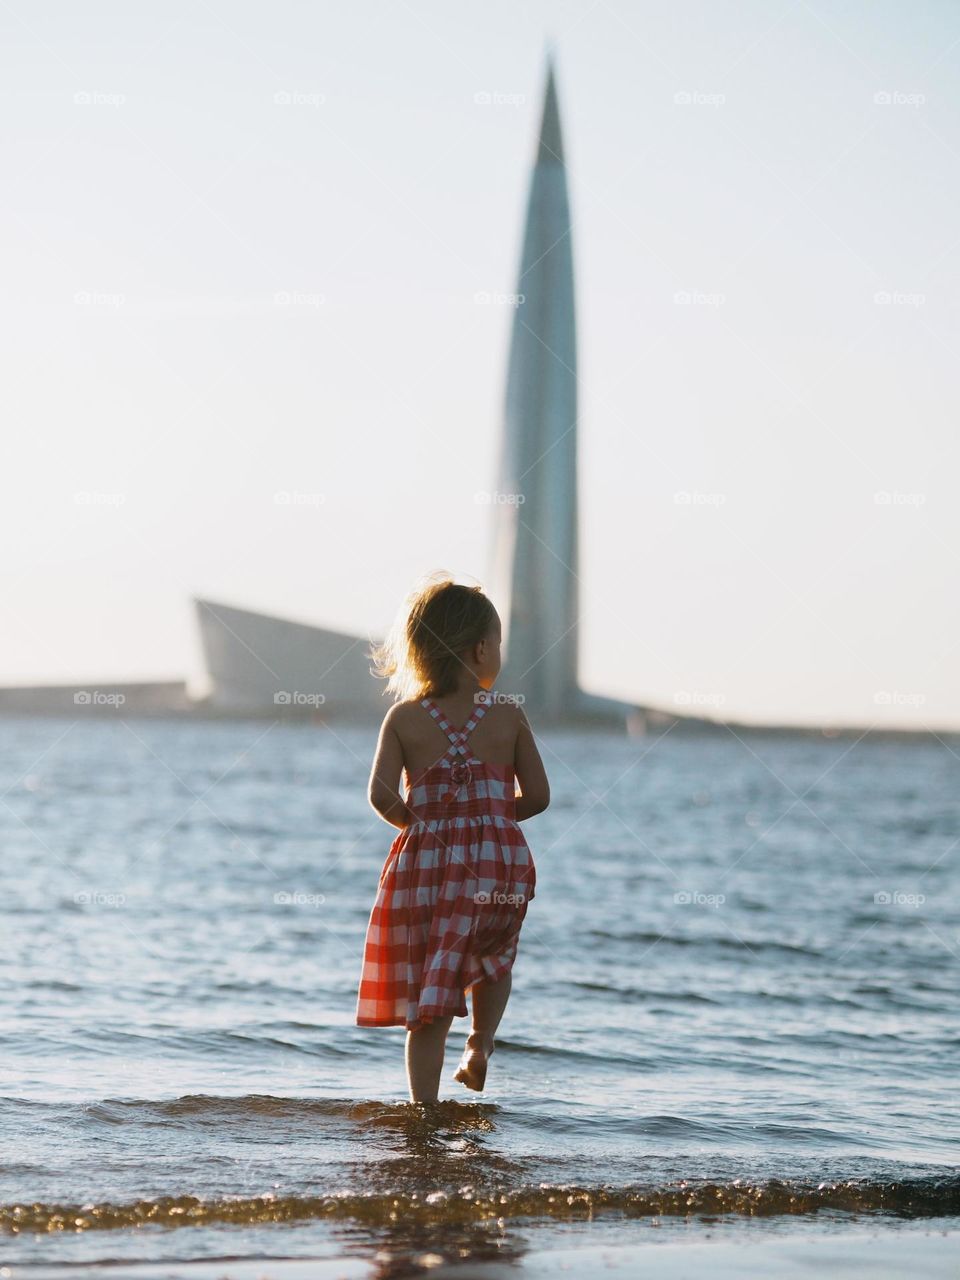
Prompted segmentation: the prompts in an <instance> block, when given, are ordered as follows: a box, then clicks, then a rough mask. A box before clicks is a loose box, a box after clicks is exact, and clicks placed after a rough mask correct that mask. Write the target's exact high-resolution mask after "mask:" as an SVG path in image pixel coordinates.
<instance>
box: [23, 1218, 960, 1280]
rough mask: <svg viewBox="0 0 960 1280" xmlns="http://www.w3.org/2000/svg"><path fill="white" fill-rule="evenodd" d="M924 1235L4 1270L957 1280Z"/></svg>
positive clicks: (205, 1275) (948, 1231) (58, 1274)
mask: <svg viewBox="0 0 960 1280" xmlns="http://www.w3.org/2000/svg"><path fill="white" fill-rule="evenodd" d="M949 1224H950V1225H949V1226H941V1227H930V1228H928V1229H925V1230H923V1231H922V1232H921V1231H919V1230H910V1229H907V1230H904V1231H898V1230H889V1229H887V1230H884V1228H882V1227H880V1228H874V1229H873V1230H871V1231H867V1230H863V1229H856V1230H853V1231H850V1232H844V1233H842V1234H837V1232H836V1231H830V1232H824V1233H817V1234H812V1233H810V1232H804V1233H793V1234H790V1235H782V1236H777V1237H776V1238H775V1239H762V1240H744V1239H739V1240H711V1239H709V1238H708V1239H703V1238H702V1237H701V1238H699V1239H698V1240H696V1241H691V1242H689V1243H687V1242H680V1243H677V1242H674V1241H670V1242H664V1243H658V1242H655V1241H646V1242H644V1243H643V1244H636V1245H623V1244H620V1245H608V1246H603V1245H588V1246H583V1247H570V1248H557V1249H531V1250H530V1251H529V1253H527V1254H525V1255H524V1256H523V1258H522V1259H520V1260H516V1261H506V1262H471V1261H463V1262H449V1261H447V1260H446V1259H444V1258H442V1257H441V1256H440V1255H439V1254H433V1253H430V1252H421V1253H412V1254H408V1255H404V1256H403V1258H401V1257H400V1256H399V1255H398V1256H397V1257H396V1259H393V1258H392V1257H390V1256H388V1255H387V1253H386V1251H385V1250H378V1251H376V1252H375V1253H374V1252H373V1251H372V1252H371V1256H370V1257H368V1258H358V1257H349V1256H338V1257H332V1258H323V1257H319V1258H297V1259H276V1260H270V1259H267V1258H251V1259H240V1260H238V1259H223V1258H221V1259H209V1260H205V1261H197V1262H129V1263H125V1262H121V1261H111V1262H106V1263H92V1264H84V1263H79V1264H77V1263H71V1264H69V1266H68V1267H67V1268H65V1266H64V1265H63V1264H60V1265H54V1266H51V1265H47V1264H36V1265H34V1264H23V1265H17V1264H7V1265H6V1266H4V1267H3V1268H2V1272H0V1274H2V1275H3V1277H4V1280H18V1278H19V1280H62V1277H63V1275H64V1272H65V1269H68V1270H69V1274H70V1276H71V1280H94V1278H95V1277H96V1278H97V1280H103V1278H104V1277H111V1280H126V1278H129V1280H377V1278H380V1280H387V1277H389V1276H391V1275H397V1276H400V1275H401V1274H402V1275H404V1276H416V1275H429V1276H430V1277H431V1278H432V1280H510V1278H511V1277H513V1278H514V1280H516V1277H517V1276H518V1275H521V1276H522V1277H524V1280H548V1278H552V1277H556V1276H565V1277H570V1276H576V1277H577V1280H592V1278H593V1277H600V1276H603V1275H605V1274H607V1273H609V1272H620V1273H621V1274H624V1275H639V1274H642V1273H645V1272H646V1269H647V1268H649V1267H650V1266H651V1264H655V1265H656V1276H657V1280H693V1278H694V1277H700V1276H704V1275H709V1276H710V1277H711V1280H751V1277H753V1278H755V1280H768V1278H769V1277H770V1276H776V1277H777V1280H810V1277H812V1276H814V1275H823V1274H828V1275H829V1276H830V1277H831V1280H863V1276H864V1275H869V1276H870V1280H902V1277H903V1276H905V1275H909V1276H910V1277H911V1280H953V1278H954V1277H955V1276H956V1274H957V1257H958V1245H960V1223H957V1222H956V1220H955V1219H950V1220H949Z"/></svg>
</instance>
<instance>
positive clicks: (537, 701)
mask: <svg viewBox="0 0 960 1280" xmlns="http://www.w3.org/2000/svg"><path fill="white" fill-rule="evenodd" d="M516 293H517V295H518V296H519V297H520V298H522V301H520V302H518V304H517V307H516V311H515V313H514V319H513V333H512V337H511V342H510V358H509V365H508V371H507V394H506V406H505V418H504V431H503V440H502V445H501V454H500V475H499V479H498V491H499V492H498V501H497V502H496V504H495V506H494V535H493V536H494V546H493V562H492V566H491V567H492V574H491V589H492V593H493V594H494V596H495V598H496V599H497V600H499V601H500V602H501V604H502V616H503V622H504V630H505V636H504V639H505V652H506V662H505V664H504V671H503V674H502V675H501V683H502V684H503V687H504V688H505V689H509V690H510V691H511V692H512V693H518V694H523V696H524V697H525V698H526V700H527V702H528V703H529V704H530V706H531V707H535V708H536V710H537V711H538V712H539V713H540V714H541V715H547V716H561V715H562V714H564V713H565V712H569V711H570V710H571V709H572V707H571V703H572V701H574V700H575V697H576V689H577V612H578V593H577V574H578V569H577V341H576V322H575V317H574V293H573V252H572V246H571V242H570V205H569V200H568V197H567V175H566V168H565V166H564V159H563V139H562V136H561V133H560V112H559V109H558V106H557V89H556V82H555V78H554V71H553V65H552V63H551V62H548V64H547V80H546V90H545V93H544V99H543V114H542V117H541V122H540V134H539V138H538V140H537V150H536V158H535V162H534V167H533V176H532V178H531V182H530V193H529V198H528V201H527V217H526V224H525V227H524V233H523V249H522V252H521V257H520V278H519V280H518V282H517V288H516Z"/></svg>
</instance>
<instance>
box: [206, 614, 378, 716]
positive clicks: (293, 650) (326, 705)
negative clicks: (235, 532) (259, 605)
mask: <svg viewBox="0 0 960 1280" xmlns="http://www.w3.org/2000/svg"><path fill="white" fill-rule="evenodd" d="M194 608H195V610H196V616H197V622H198V624H199V627H200V639H201V643H202V645H203V653H204V658H205V660H206V665H207V671H208V672H209V675H210V679H211V682H212V690H211V694H210V698H209V706H210V708H211V709H212V710H215V711H219V712H225V713H228V714H229V713H234V714H262V713H263V712H271V713H276V714H279V715H285V714H289V715H304V716H309V715H313V714H317V715H319V716H320V717H324V716H330V717H331V718H334V717H337V718H340V717H350V716H356V717H359V718H362V719H369V718H371V717H372V716H375V715H376V714H377V713H378V712H379V714H381V715H383V714H384V713H385V712H386V710H387V707H388V706H389V705H390V700H389V699H388V698H387V697H385V695H384V692H383V689H384V683H385V682H384V681H382V680H375V679H374V678H373V677H372V676H371V674H370V666H371V661H370V656H369V649H370V640H369V639H365V638H361V637H359V636H351V635H347V634H345V633H344V632H341V631H328V630H325V629H324V628H322V627H311V626H308V625H307V624H306V623H302V622H289V621H288V620H287V619H285V618H275V617H271V616H270V615H269V614H265V613H254V612H251V611H250V610H248V609H236V608H234V607H232V606H231V605H225V604H216V603H214V602H213V601H212V600H195V601H194Z"/></svg>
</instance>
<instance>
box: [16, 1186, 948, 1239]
mask: <svg viewBox="0 0 960 1280" xmlns="http://www.w3.org/2000/svg"><path fill="white" fill-rule="evenodd" d="M821 1210H834V1211H840V1212H844V1213H868V1214H879V1215H892V1216H895V1217H900V1218H924V1217H945V1216H952V1215H955V1214H957V1213H958V1212H960V1177H958V1176H957V1175H951V1176H949V1177H945V1178H923V1179H918V1180H916V1181H912V1182H911V1181H906V1182H895V1181H892V1182H874V1181H869V1180H856V1179H853V1180H848V1181H841V1182H819V1183H812V1182H801V1181H781V1180H778V1179H774V1180H772V1181H768V1182H759V1183H752V1182H749V1181H746V1180H744V1179H739V1178H738V1179H736V1180H735V1181H733V1182H727V1183H716V1182H687V1181H685V1180H681V1181H679V1182H673V1183H668V1184H666V1185H664V1186H633V1187H619V1188H618V1187H606V1186H595V1187H591V1186H579V1185H556V1186H553V1185H550V1184H547V1183H540V1184H539V1185H538V1186H536V1187H534V1186H529V1187H519V1188H513V1189H508V1190H504V1191H500V1192H498V1191H494V1192H489V1191H483V1192H480V1193H478V1192H477V1190H476V1189H475V1188H474V1187H473V1186H463V1187H460V1188H459V1189H458V1190H456V1191H449V1192H448V1191H433V1192H429V1193H425V1194H421V1193H419V1192H413V1193H410V1192H405V1191H402V1190H400V1189H398V1190H397V1191H396V1192H388V1193H383V1192H379V1191H378V1192H371V1193H366V1194H359V1193H356V1192H347V1191H345V1192H338V1193H336V1194H332V1195H319V1196H256V1197H237V1198H234V1199H228V1198H219V1199H210V1200H202V1199H198V1198H197V1197H196V1196H189V1195H186V1196H165V1197H162V1198H160V1199H156V1200H134V1201H130V1202H128V1203H114V1202H111V1201H104V1202H100V1203H97V1204H46V1203H43V1202H38V1203H34V1204H5V1205H0V1232H5V1233H7V1234H13V1235H18V1234H22V1233H27V1232H29V1233H39V1232H47V1233H53V1232H82V1231H110V1230H118V1229H122V1228H129V1227H142V1226H147V1225H152V1226H161V1227H185V1226H207V1225H210V1224H212V1223H231V1224H251V1223H264V1222H296V1221H306V1220H310V1219H326V1220H328V1221H353V1222H362V1223H365V1224H367V1225H388V1224H395V1223H396V1222H397V1220H398V1218H399V1219H402V1220H404V1221H405V1222H407V1223H410V1224H419V1225H424V1226H429V1225H440V1224H447V1223H471V1222H484V1221H488V1220H490V1219H498V1218H511V1219H516V1218H530V1219H560V1220H568V1221H579V1220H583V1219H588V1220H589V1219H592V1218H594V1217H598V1216H602V1215H607V1214H616V1215H624V1216H626V1217H629V1218H645V1217H665V1216H669V1217H677V1216H679V1217H686V1216H698V1215H704V1214H706V1215H709V1216H715V1215H717V1214H734V1215H739V1216H747V1217H759V1216H764V1217H770V1216H777V1215H788V1216H797V1215H804V1214H814V1213H817V1212H819V1211H821Z"/></svg>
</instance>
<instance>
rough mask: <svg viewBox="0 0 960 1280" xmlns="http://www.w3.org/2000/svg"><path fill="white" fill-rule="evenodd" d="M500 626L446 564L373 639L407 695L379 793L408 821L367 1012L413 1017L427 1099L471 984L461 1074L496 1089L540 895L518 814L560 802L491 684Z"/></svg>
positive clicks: (373, 956)
mask: <svg viewBox="0 0 960 1280" xmlns="http://www.w3.org/2000/svg"><path fill="white" fill-rule="evenodd" d="M500 638H501V628H500V618H499V616H498V614H497V611H496V609H495V608H494V607H493V605H492V604H491V603H490V601H489V600H488V599H487V597H486V596H485V595H484V594H483V592H482V591H481V590H480V588H479V587H466V586H460V585H459V584H457V583H454V582H453V581H452V580H451V579H450V578H449V577H448V576H447V575H445V574H444V575H432V578H431V580H429V581H428V583H427V585H426V586H422V587H420V588H418V589H417V590H415V591H414V593H413V594H412V595H411V596H410V597H409V599H408V601H407V603H406V606H405V607H404V608H403V609H402V610H401V613H400V615H399V616H398V618H397V621H396V623H395V624H394V626H393V628H392V630H391V632H390V634H389V635H388V637H387V639H386V640H385V642H384V643H383V644H382V645H379V646H376V647H375V648H374V649H373V651H372V656H373V660H374V663H375V668H376V670H375V674H377V675H379V676H381V677H383V676H386V677H388V683H387V691H388V692H390V693H393V695H394V697H395V698H396V699H400V700H399V701H397V702H395V704H394V706H392V707H391V708H390V710H389V711H388V712H387V714H386V716H385V717H384V721H383V725H382V727H381V729H380V737H379V741H378V743H377V752H376V757H375V759H374V762H373V768H372V770H371V774H370V786H369V791H368V795H369V800H370V803H371V805H372V806H373V808H374V809H376V811H377V813H379V814H380V816H381V817H382V818H384V819H385V820H386V821H387V822H390V823H392V824H393V826H395V827H399V828H400V830H399V832H398V834H397V836H396V838H395V839H394V841H393V844H392V845H391V847H390V852H389V854H388V855H387V860H386V862H385V863H384V866H383V870H382V872H381V873H380V884H379V888H378V890H377V895H376V900H375V901H374V904H373V910H372V911H371V913H370V921H369V924H368V925H367V933H366V939H365V942H364V952H363V971H362V974H361V978H360V990H359V994H358V998H357V1024H358V1025H359V1026H361V1027H391V1026H405V1027H406V1028H407V1044H406V1064H407V1079H408V1081H409V1086H410V1097H411V1099H412V1101H414V1102H436V1100H437V1092H438V1089H439V1086H440V1072H441V1069H442V1067H443V1052H444V1046H445V1043H446V1038H447V1032H448V1031H449V1030H450V1023H451V1022H452V1021H453V1018H454V1017H465V1016H466V1013H467V1002H466V999H465V993H466V992H467V991H470V993H471V1003H472V1006H473V1008H472V1013H473V1017H472V1023H473V1025H472V1029H471V1032H470V1034H469V1035H468V1037H467V1043H466V1048H465V1049H464V1053H463V1058H462V1060H461V1062H460V1066H459V1069H458V1070H457V1072H456V1075H455V1077H454V1079H456V1080H459V1081H460V1082H461V1083H462V1084H464V1085H465V1086H466V1087H467V1088H468V1089H476V1090H481V1089H483V1086H484V1083H485V1081H486V1074H487V1059H488V1058H489V1057H490V1055H491V1053H493V1048H494V1039H493V1036H494V1032H495V1031H496V1029H497V1026H498V1025H499V1023H500V1019H501V1017H502V1015H503V1011H504V1009H505V1008H506V1004H507V998H508V996H509V994H510V981H511V977H510V975H511V970H512V968H513V962H514V959H515V958H516V954H517V942H518V940H519V936H520V926H521V924H522V923H523V919H524V916H525V915H526V911H527V904H528V902H529V901H530V899H531V898H532V897H533V896H534V885H535V883H536V869H535V867H534V863H533V856H532V854H531V852H530V849H529V847H528V845H527V842H526V840H525V839H524V836H523V833H522V832H521V830H520V827H519V826H518V825H517V824H518V822H520V821H522V820H523V819H524V818H530V817H532V816H533V815H534V814H536V813H542V812H543V810H544V809H546V807H547V805H548V804H549V803H550V787H549V783H548V782H547V777H546V773H545V771H544V768H543V762H542V760H541V759H540V753H539V751H538V750H537V746H536V742H535V741H534V737H533V733H532V731H531V729H530V725H529V724H528V722H527V718H526V716H525V715H524V713H523V711H522V709H521V708H520V706H519V705H518V700H517V699H516V698H511V697H510V696H509V695H505V694H498V693H497V692H496V691H495V690H494V689H493V687H492V686H493V682H494V680H495V679H496V677H497V675H498V673H499V671H500ZM457 726H462V728H458V727H457ZM401 770H405V771H406V798H405V799H404V798H401V797H400V795H399V794H398V786H399V782H400V773H401ZM515 781H517V782H519V784H520V790H521V794H520V795H519V796H518V795H516V788H515V785H514V783H515Z"/></svg>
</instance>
